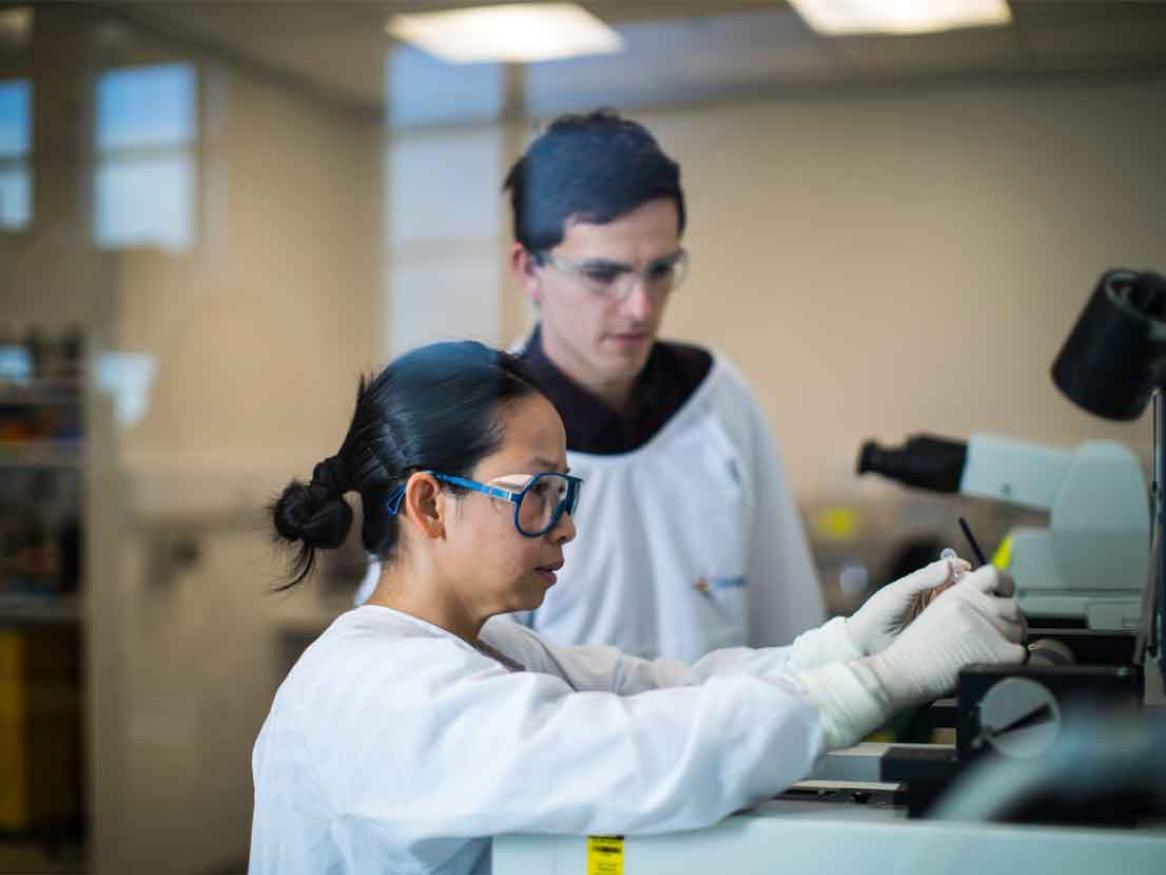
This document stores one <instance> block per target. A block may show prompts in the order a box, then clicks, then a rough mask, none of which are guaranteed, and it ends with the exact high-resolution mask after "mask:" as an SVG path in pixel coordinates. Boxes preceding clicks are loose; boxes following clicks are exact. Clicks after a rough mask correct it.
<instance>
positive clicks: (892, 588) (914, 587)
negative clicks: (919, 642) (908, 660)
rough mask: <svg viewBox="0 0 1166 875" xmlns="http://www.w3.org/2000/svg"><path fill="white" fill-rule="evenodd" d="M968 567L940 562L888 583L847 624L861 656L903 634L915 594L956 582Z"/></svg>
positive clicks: (958, 561) (963, 563) (956, 562)
mask: <svg viewBox="0 0 1166 875" xmlns="http://www.w3.org/2000/svg"><path fill="white" fill-rule="evenodd" d="M971 567H972V566H971V565H969V564H968V563H967V562H966V561H964V560H963V559H960V558H958V557H957V558H955V559H940V560H938V561H936V562H932V563H931V564H930V565H927V566H925V567H924V568H920V569H919V570H918V571H915V572H912V573H911V574H908V575H907V576H906V577H900V578H899V579H898V580H896V581H895V582H894V583H888V584H887V585H886V586H884V587H883V588H882V589H880V590H878V592H876V593H875V594H874V595H872V596H871V597H870V598H869V599H867V600H866V602H864V603H863V605H862V607H860V608H859V609H858V610H857V611H856V612H855V613H854V615H853V616H851V617H849V618H848V619H847V620H846V634H848V635H849V636H850V640H851V641H852V642H853V643H854V646H855V647H857V648H858V650H859V651H860V652H861V653H862V655H863V656H870V655H872V654H874V653H881V652H882V651H883V650H886V649H887V648H888V647H890V645H891V642H892V641H894V640H895V637H896V636H897V635H898V634H899V633H900V632H902V631H903V627H904V626H905V625H906V617H907V614H908V612H909V611H910V609H911V604H912V602H913V601H914V599H915V596H916V594H918V593H920V592H923V591H924V590H928V589H934V588H935V587H937V586H942V585H943V584H945V583H947V582H949V581H952V580H958V579H959V578H960V577H961V576H963V575H964V574H966V573H967V571H968V569H970V568H971Z"/></svg>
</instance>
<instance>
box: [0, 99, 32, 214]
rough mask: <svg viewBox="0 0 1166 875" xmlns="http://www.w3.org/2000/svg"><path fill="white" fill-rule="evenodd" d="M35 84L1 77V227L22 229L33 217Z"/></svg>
mask: <svg viewBox="0 0 1166 875" xmlns="http://www.w3.org/2000/svg"><path fill="white" fill-rule="evenodd" d="M31 151H32V85H31V83H29V81H28V80H27V79H5V80H0V230H4V231H20V230H22V229H24V228H27V227H28V224H29V222H30V220H31V219H32V170H31V168H30V166H29V155H30V152H31Z"/></svg>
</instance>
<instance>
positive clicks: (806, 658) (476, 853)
mask: <svg viewBox="0 0 1166 875" xmlns="http://www.w3.org/2000/svg"><path fill="white" fill-rule="evenodd" d="M841 622H842V621H841V620H837V621H831V623H828V624H827V625H826V626H824V627H822V628H821V629H819V630H814V631H812V632H810V633H807V634H806V635H804V636H802V638H801V639H799V641H798V642H796V643H795V644H794V645H793V646H792V647H785V648H774V649H769V650H756V651H754V650H746V649H743V648H742V649H734V650H722V651H717V652H716V653H712V654H709V655H708V656H706V657H705V658H703V659H701V660H700V661H699V662H697V663H695V664H694V665H692V666H687V665H684V664H682V663H679V662H675V661H670V660H657V661H655V662H647V661H644V660H640V659H635V658H632V657H627V656H624V655H622V654H620V653H619V652H618V651H616V650H614V649H611V648H605V647H579V648H558V647H553V646H550V645H547V644H546V643H545V642H543V641H542V640H541V639H540V638H539V637H538V636H537V635H535V634H534V633H533V632H531V631H530V630H528V629H525V628H523V627H521V626H519V625H517V624H514V623H510V622H506V621H501V620H498V619H495V620H492V621H490V622H488V623H487V624H486V626H485V627H484V628H483V631H482V635H481V640H482V641H483V642H484V643H485V644H487V645H488V646H489V647H492V648H494V649H495V650H496V651H498V652H500V653H501V654H502V656H503V657H505V658H506V660H505V661H503V660H499V659H497V658H492V657H491V656H488V655H486V654H485V653H483V652H481V651H479V650H478V649H476V648H474V647H472V646H471V645H469V644H467V643H466V642H465V641H463V640H461V639H460V638H457V637H456V636H454V635H452V634H450V633H449V632H446V631H445V630H443V629H440V628H438V627H436V626H433V625H431V624H429V623H426V622H424V621H422V620H418V619H416V618H414V617H411V616H409V615H407V614H403V613H400V612H398V611H394V610H391V609H389V608H384V607H380V606H375V605H366V606H364V607H360V608H357V609H355V610H353V611H350V612H348V613H346V614H344V615H342V616H341V617H339V618H338V619H337V620H336V621H335V622H334V623H333V624H332V625H331V626H330V627H329V629H328V630H327V631H326V632H325V633H324V634H323V635H322V636H321V637H320V638H319V639H318V640H317V641H316V642H315V643H314V644H312V646H311V647H309V648H308V650H307V651H306V652H305V653H304V655H303V657H302V658H301V659H300V660H299V662H298V663H297V664H296V666H295V668H293V669H292V671H291V673H290V674H289V676H288V677H287V679H286V680H285V681H284V683H283V685H282V686H281V687H280V689H279V692H278V693H277V694H276V697H275V701H274V704H273V705H272V708H271V713H270V714H269V715H268V717H267V720H266V722H265V723H264V725H263V729H262V731H261V732H260V735H259V739H258V741H257V742H256V744H255V751H254V755H253V772H254V779H255V812H254V820H253V824H252V836H251V871H252V872H254V873H280V875H289V873H300V872H303V873H325V872H359V873H366V872H394V873H415V872H443V873H446V872H448V873H469V872H488V871H489V859H490V837H491V836H493V835H495V834H499V833H510V832H527V833H531V832H533V833H577V834H626V833H650V832H663V831H667V830H679V829H690V828H694V827H699V826H703V825H706V824H709V823H712V822H714V821H716V820H718V819H720V818H722V817H724V816H726V815H728V814H730V813H731V812H733V811H734V810H737V809H740V808H742V807H744V806H747V805H749V804H750V803H752V802H755V801H757V800H760V799H763V798H765V797H768V796H771V795H772V794H774V793H776V792H778V791H780V790H781V789H782V788H783V787H786V786H788V785H789V784H791V783H792V782H794V781H796V780H798V779H799V778H801V777H803V776H804V775H805V774H806V772H807V771H808V770H809V769H810V767H811V765H812V764H813V762H814V760H815V758H816V757H817V756H818V755H819V754H820V753H821V752H822V731H821V725H820V721H819V715H818V712H817V710H816V709H815V708H814V707H813V705H811V703H810V702H809V701H808V700H807V699H806V698H805V696H804V695H803V692H802V690H801V689H800V687H799V685H798V684H797V682H796V681H795V680H794V679H793V677H792V675H791V672H792V671H794V670H796V669H801V668H810V667H813V666H816V665H819V664H823V663H826V662H831V661H835V660H838V659H849V658H854V657H856V656H858V653H857V652H856V651H855V650H854V648H853V646H852V645H851V644H850V643H849V640H848V638H847V636H846V635H845V634H844V633H843V631H842V626H841ZM511 660H512V661H513V662H515V663H519V664H521V666H524V667H525V668H526V670H525V671H518V670H515V668H514V666H508V665H507V664H506V662H508V661H511Z"/></svg>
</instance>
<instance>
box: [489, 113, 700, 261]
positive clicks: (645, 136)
mask: <svg viewBox="0 0 1166 875" xmlns="http://www.w3.org/2000/svg"><path fill="white" fill-rule="evenodd" d="M503 188H504V189H507V190H509V192H510V205H511V209H512V211H513V218H514V238H515V239H516V240H517V241H518V242H519V243H521V244H522V245H523V246H524V247H526V249H527V250H529V251H530V252H535V253H537V252H543V251H546V250H548V249H552V248H553V247H555V246H557V245H558V244H559V243H560V242H562V239H563V232H564V230H565V229H566V224H567V221H568V220H569V219H576V220H580V221H584V222H592V223H595V224H604V223H606V222H610V221H613V220H614V219H618V218H619V217H620V216H622V215H625V214H626V213H630V212H631V211H632V210H635V209H636V208H637V207H640V206H642V205H643V204H645V203H647V202H648V201H651V200H655V199H657V198H670V199H671V200H672V201H673V202H674V203H675V204H676V212H677V218H678V219H679V228H680V231H681V233H683V232H684V224H685V215H684V192H683V191H682V190H681V188H680V165H679V164H677V163H676V162H675V161H673V160H672V159H671V158H669V157H668V156H667V155H665V154H664V152H663V151H661V149H660V145H659V143H657V142H656V138H655V137H653V136H652V135H651V134H650V133H648V130H647V129H646V128H645V127H644V126H643V125H640V124H637V123H636V122H634V121H631V120H630V119H626V118H623V117H622V116H620V115H619V114H618V113H616V112H615V111H613V110H609V109H600V110H596V111H595V112H591V113H588V114H587V115H561V116H559V117H558V118H556V119H555V120H554V121H553V122H551V124H550V126H549V127H548V128H547V129H546V130H545V131H544V132H543V133H542V134H540V135H539V137H538V138H537V139H536V140H535V141H534V142H533V143H531V144H530V148H528V149H527V150H526V154H525V155H523V156H522V157H521V158H520V159H519V160H518V161H516V162H515V164H514V166H513V167H511V168H510V172H509V173H508V174H507V175H506V182H505V183H504V184H503Z"/></svg>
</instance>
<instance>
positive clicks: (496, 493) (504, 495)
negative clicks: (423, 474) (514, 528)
mask: <svg viewBox="0 0 1166 875" xmlns="http://www.w3.org/2000/svg"><path fill="white" fill-rule="evenodd" d="M433 476H434V477H436V478H437V479H438V480H440V481H442V482H443V483H449V484H450V485H451V486H461V487H462V488H463V489H472V490H473V491H474V492H480V493H482V494H483V495H489V496H492V497H493V498H501V499H502V500H503V501H512V502H514V503H515V504H518V503H519V502H520V501H522V493H521V492H511V491H510V490H509V489H503V488H502V487H500V486H487V485H486V484H485V483H479V482H478V481H477V480H467V479H466V478H464V477H454V476H453V475H452V474H436V473H435V474H434V475H433Z"/></svg>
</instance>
